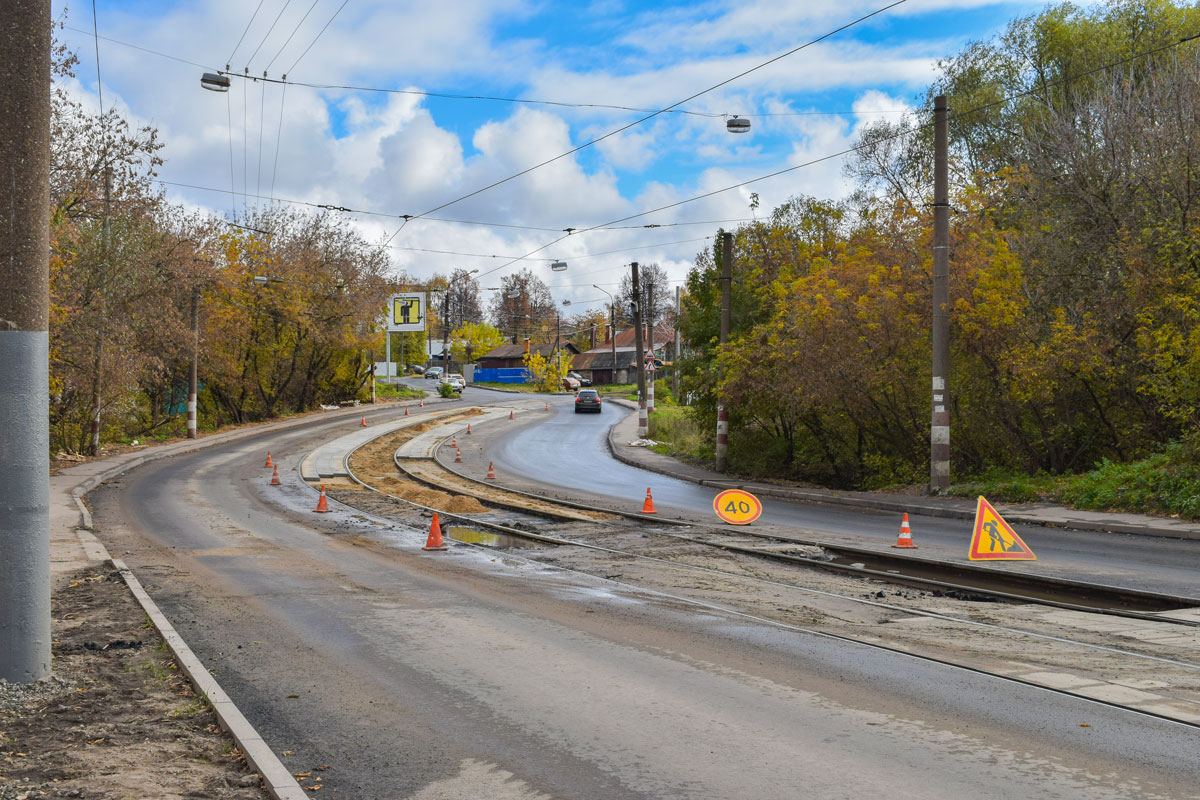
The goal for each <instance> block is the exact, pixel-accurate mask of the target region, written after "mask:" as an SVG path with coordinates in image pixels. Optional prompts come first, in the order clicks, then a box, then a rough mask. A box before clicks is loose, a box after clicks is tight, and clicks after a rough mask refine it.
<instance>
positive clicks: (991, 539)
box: [967, 496, 1037, 561]
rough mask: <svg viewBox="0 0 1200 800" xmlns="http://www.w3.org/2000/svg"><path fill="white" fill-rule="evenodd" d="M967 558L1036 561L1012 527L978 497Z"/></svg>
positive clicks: (975, 559) (1027, 546)
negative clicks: (973, 530) (973, 529)
mask: <svg viewBox="0 0 1200 800" xmlns="http://www.w3.org/2000/svg"><path fill="white" fill-rule="evenodd" d="M967 558H969V559H971V560H972V561H1037V556H1035V555H1034V554H1033V551H1032V550H1030V549H1029V545H1027V544H1025V542H1023V541H1021V537H1020V536H1017V532H1016V531H1014V530H1013V529H1012V526H1011V525H1009V524H1008V523H1007V522H1005V521H1004V518H1003V517H1001V516H1000V514H999V513H997V512H996V509H994V508H992V504H991V503H989V502H988V501H987V500H986V499H985V498H984V497H982V496H980V498H979V505H978V507H977V508H976V509H975V532H974V533H973V534H972V535H971V549H970V551H968V553H967Z"/></svg>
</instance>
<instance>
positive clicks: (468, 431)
mask: <svg viewBox="0 0 1200 800" xmlns="http://www.w3.org/2000/svg"><path fill="white" fill-rule="evenodd" d="M470 432H471V423H469V422H468V423H467V433H470Z"/></svg>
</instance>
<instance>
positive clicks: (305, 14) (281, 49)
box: [263, 0, 321, 79]
mask: <svg viewBox="0 0 1200 800" xmlns="http://www.w3.org/2000/svg"><path fill="white" fill-rule="evenodd" d="M319 2H321V0H313V4H312V5H311V6H309V7H308V11H305V12H304V16H303V17H301V18H300V21H299V22H297V23H296V27H294V28H292V32H291V34H289V35H288V37H287V41H285V42H284V43H283V47H281V48H279V52H278V53H276V54H275V58H272V59H271V60H270V61H268V62H267V66H265V67H263V75H264V77H265V76H266V74H267V71H268V70H270V69H271V65H272V64H274V63H275V62H276V61H277V60H278V59H279V57H280V56H281V55H283V51H284V50H287V46H288V45H289V44H291V43H292V37H293V36H295V35H296V32H297V31H299V30H300V26H301V25H303V24H304V20H306V19H308V15H309V14H311V13H312V10H313V9H314V8H316V7H317V3H319ZM283 77H284V78H285V79H286V78H287V76H286V75H284V76H283Z"/></svg>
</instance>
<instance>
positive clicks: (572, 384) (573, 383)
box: [562, 375, 579, 392]
mask: <svg viewBox="0 0 1200 800" xmlns="http://www.w3.org/2000/svg"><path fill="white" fill-rule="evenodd" d="M562 388H564V389H566V390H567V391H568V392H575V391H578V390H579V381H577V380H575V379H574V378H572V377H570V376H569V375H568V376H567V377H565V378H563V379H562Z"/></svg>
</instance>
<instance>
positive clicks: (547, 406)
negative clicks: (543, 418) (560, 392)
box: [546, 402, 550, 411]
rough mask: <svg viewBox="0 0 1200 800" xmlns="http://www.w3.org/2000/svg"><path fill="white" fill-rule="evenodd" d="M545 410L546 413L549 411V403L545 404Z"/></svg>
mask: <svg viewBox="0 0 1200 800" xmlns="http://www.w3.org/2000/svg"><path fill="white" fill-rule="evenodd" d="M546 410H547V411H549V410H550V403H549V402H547V403H546Z"/></svg>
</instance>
